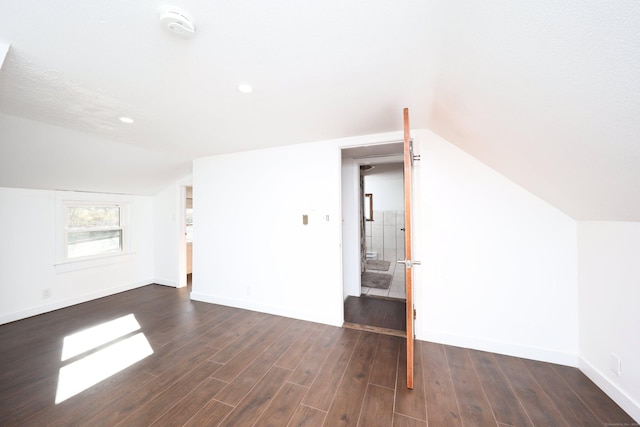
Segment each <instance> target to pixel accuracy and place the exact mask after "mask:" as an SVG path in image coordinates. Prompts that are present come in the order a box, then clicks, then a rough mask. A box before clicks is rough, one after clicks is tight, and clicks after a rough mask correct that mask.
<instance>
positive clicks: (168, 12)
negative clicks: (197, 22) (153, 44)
mask: <svg viewBox="0 0 640 427" xmlns="http://www.w3.org/2000/svg"><path fill="white" fill-rule="evenodd" d="M160 25H161V26H162V28H165V29H166V30H167V31H168V32H170V33H171V34H173V35H176V36H178V37H181V38H183V39H190V38H193V36H194V35H195V33H196V27H195V26H194V25H193V22H191V18H190V17H189V15H188V14H187V13H186V12H184V11H182V10H180V9H178V8H174V7H170V8H167V9H163V10H161V11H160Z"/></svg>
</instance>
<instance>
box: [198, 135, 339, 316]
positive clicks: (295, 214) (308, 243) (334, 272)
mask: <svg viewBox="0 0 640 427" xmlns="http://www.w3.org/2000/svg"><path fill="white" fill-rule="evenodd" d="M340 174H341V159H340V150H339V149H338V148H337V146H336V145H335V144H332V143H331V142H326V143H309V144H299V145H294V146H287V147H282V148H273V149H266V150H257V151H248V152H241V153H234V154H228V155H220V156H214V157H208V158H202V159H197V160H195V161H194V165H193V195H194V202H195V203H196V206H195V207H194V219H193V221H194V254H193V269H194V275H193V290H192V294H191V297H192V299H195V300H199V301H207V302H214V303H219V304H225V305H231V306H236V307H243V308H248V309H252V310H257V311H263V312H268V313H275V314H279V315H284V316H290V317H296V318H300V319H305V320H311V321H316V322H322V323H327V324H331V325H341V324H342V320H343V315H342V312H343V307H342V302H343V289H342V269H341V259H342V254H341V249H340V244H341V238H342V235H341V212H340ZM303 215H308V216H309V224H308V225H303V221H302V216H303ZM326 215H328V216H329V221H328V222H325V221H324V218H325V217H326Z"/></svg>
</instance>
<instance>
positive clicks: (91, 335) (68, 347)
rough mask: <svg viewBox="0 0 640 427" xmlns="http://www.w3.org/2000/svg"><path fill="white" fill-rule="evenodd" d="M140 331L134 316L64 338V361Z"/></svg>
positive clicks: (130, 315)
mask: <svg viewBox="0 0 640 427" xmlns="http://www.w3.org/2000/svg"><path fill="white" fill-rule="evenodd" d="M139 329H140V324H139V323H138V321H137V320H136V318H135V316H134V315H133V314H128V315H126V316H123V317H120V318H118V319H115V320H111V321H110V322H105V323H101V324H99V325H97V326H94V327H91V328H88V329H85V330H83V331H80V332H77V333H75V334H73V335H69V336H67V337H65V338H64V343H63V347H62V361H63V362H64V361H65V360H68V359H71V358H72V357H75V356H77V355H79V354H82V353H84V352H86V351H89V350H92V349H94V348H98V347H100V346H101V345H104V344H106V343H108V342H111V341H113V340H116V339H118V338H120V337H123V336H125V335H127V334H130V333H131V332H134V331H137V330H139Z"/></svg>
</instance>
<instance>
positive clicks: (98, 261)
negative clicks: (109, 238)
mask: <svg viewBox="0 0 640 427" xmlns="http://www.w3.org/2000/svg"><path fill="white" fill-rule="evenodd" d="M69 206H117V207H119V208H120V227H121V229H122V250H121V251H120V252H114V253H106V254H99V255H91V256H86V257H76V258H68V257H67V207H69ZM130 214H131V209H130V202H128V201H126V200H125V199H124V197H123V196H121V195H114V194H100V193H78V192H67V191H59V192H56V220H55V223H56V239H55V245H56V247H55V262H54V267H55V269H56V273H65V272H69V271H75V270H82V269H87V268H94V267H98V266H102V265H108V264H112V263H115V262H118V261H119V259H121V258H122V257H123V256H125V257H126V256H129V255H131V254H134V253H135V252H134V250H133V244H132V240H133V239H132V238H131V237H132V236H131V229H130V224H131V218H130Z"/></svg>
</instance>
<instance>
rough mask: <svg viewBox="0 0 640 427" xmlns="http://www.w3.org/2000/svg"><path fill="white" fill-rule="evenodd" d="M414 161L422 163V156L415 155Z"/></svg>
mask: <svg viewBox="0 0 640 427" xmlns="http://www.w3.org/2000/svg"><path fill="white" fill-rule="evenodd" d="M413 161H414V162H419V161H420V154H414V155H413Z"/></svg>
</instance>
